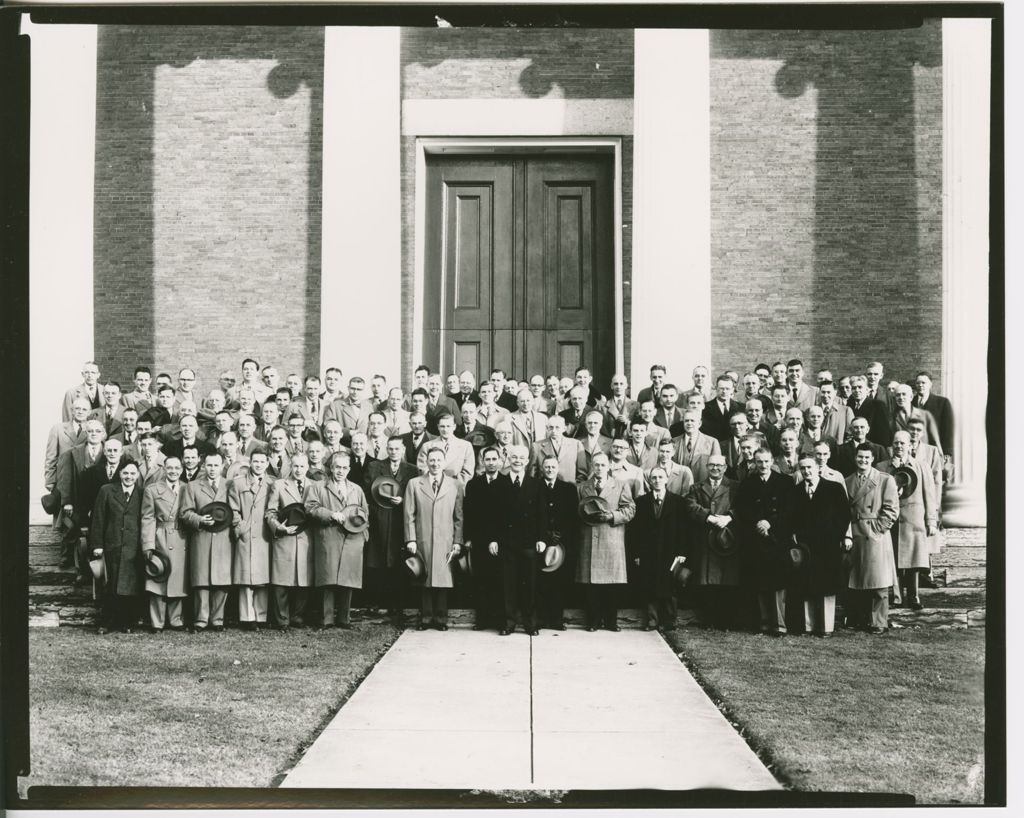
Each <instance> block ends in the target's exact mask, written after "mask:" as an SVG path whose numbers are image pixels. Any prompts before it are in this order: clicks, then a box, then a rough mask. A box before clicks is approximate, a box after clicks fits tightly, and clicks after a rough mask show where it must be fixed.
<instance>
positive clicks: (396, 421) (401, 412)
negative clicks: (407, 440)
mask: <svg viewBox="0 0 1024 818" xmlns="http://www.w3.org/2000/svg"><path fill="white" fill-rule="evenodd" d="M381 414H382V415H384V434H386V435H387V436H388V437H392V436H395V435H404V434H405V433H406V432H411V431H412V427H411V426H409V413H408V412H407V411H406V410H405V409H396V410H394V411H392V410H391V409H387V408H385V409H382V410H381Z"/></svg>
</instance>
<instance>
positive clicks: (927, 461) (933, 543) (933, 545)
mask: <svg viewBox="0 0 1024 818" xmlns="http://www.w3.org/2000/svg"><path fill="white" fill-rule="evenodd" d="M914 459H915V460H916V461H917V462H918V463H920V464H921V466H922V467H923V468H925V469H928V470H929V471H931V473H932V479H933V480H934V481H935V506H936V508H941V507H942V480H943V473H942V467H943V465H944V460H943V457H942V451H941V450H940V449H939V448H938V447H937V446H933V445H931V444H930V443H919V444H917V452H916V453H915V454H914ZM936 516H938V512H936ZM944 540H945V537H944V536H943V533H942V529H941V528H937V529H936V531H935V535H934V536H932V537H929V538H928V547H929V548H930V549H931V552H932V553H933V554H937V553H939V552H940V551H941V550H942V545H943V542H944Z"/></svg>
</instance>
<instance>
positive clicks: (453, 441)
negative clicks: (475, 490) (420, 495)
mask: <svg viewBox="0 0 1024 818" xmlns="http://www.w3.org/2000/svg"><path fill="white" fill-rule="evenodd" d="M438 446H440V447H441V448H442V449H444V450H445V456H444V467H443V470H444V473H445V474H446V475H447V476H448V477H454V478H455V479H457V480H458V481H459V482H460V483H462V485H463V486H465V485H466V481H467V480H469V479H470V478H471V477H472V476H473V475H474V474H475V472H476V456H475V455H474V453H473V446H472V444H470V443H467V442H466V441H465V440H459V438H457V437H452V438H449V439H448V440H447V441H445V440H442V439H441V438H436V439H435V440H434V442H433V443H432V444H431V445H429V446H420V450H419V452H418V453H417V455H416V468H417V469H419V472H420V474H426V473H427V454H428V453H429V451H430V450H431V449H433V448H436V447H438Z"/></svg>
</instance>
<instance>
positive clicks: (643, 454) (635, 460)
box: [626, 440, 658, 472]
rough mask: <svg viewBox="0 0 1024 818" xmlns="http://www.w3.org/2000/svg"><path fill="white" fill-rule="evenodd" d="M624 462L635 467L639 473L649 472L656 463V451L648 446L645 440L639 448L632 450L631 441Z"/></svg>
mask: <svg viewBox="0 0 1024 818" xmlns="http://www.w3.org/2000/svg"><path fill="white" fill-rule="evenodd" d="M626 462H627V463H631V464H633V465H634V466H637V467H638V468H639V469H640V470H641V471H644V472H646V471H650V470H651V468H652V467H653V466H654V465H655V464H656V463H657V462H658V449H657V448H656V447H653V446H648V445H647V442H646V440H645V441H644V443H643V444H641V446H640V447H639V448H634V446H633V443H632V441H630V444H629V453H628V454H627V455H626Z"/></svg>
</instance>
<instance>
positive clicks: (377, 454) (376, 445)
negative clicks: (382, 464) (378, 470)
mask: <svg viewBox="0 0 1024 818" xmlns="http://www.w3.org/2000/svg"><path fill="white" fill-rule="evenodd" d="M373 456H374V457H375V458H377V460H380V441H379V440H378V441H376V442H375V443H374V444H373Z"/></svg>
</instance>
